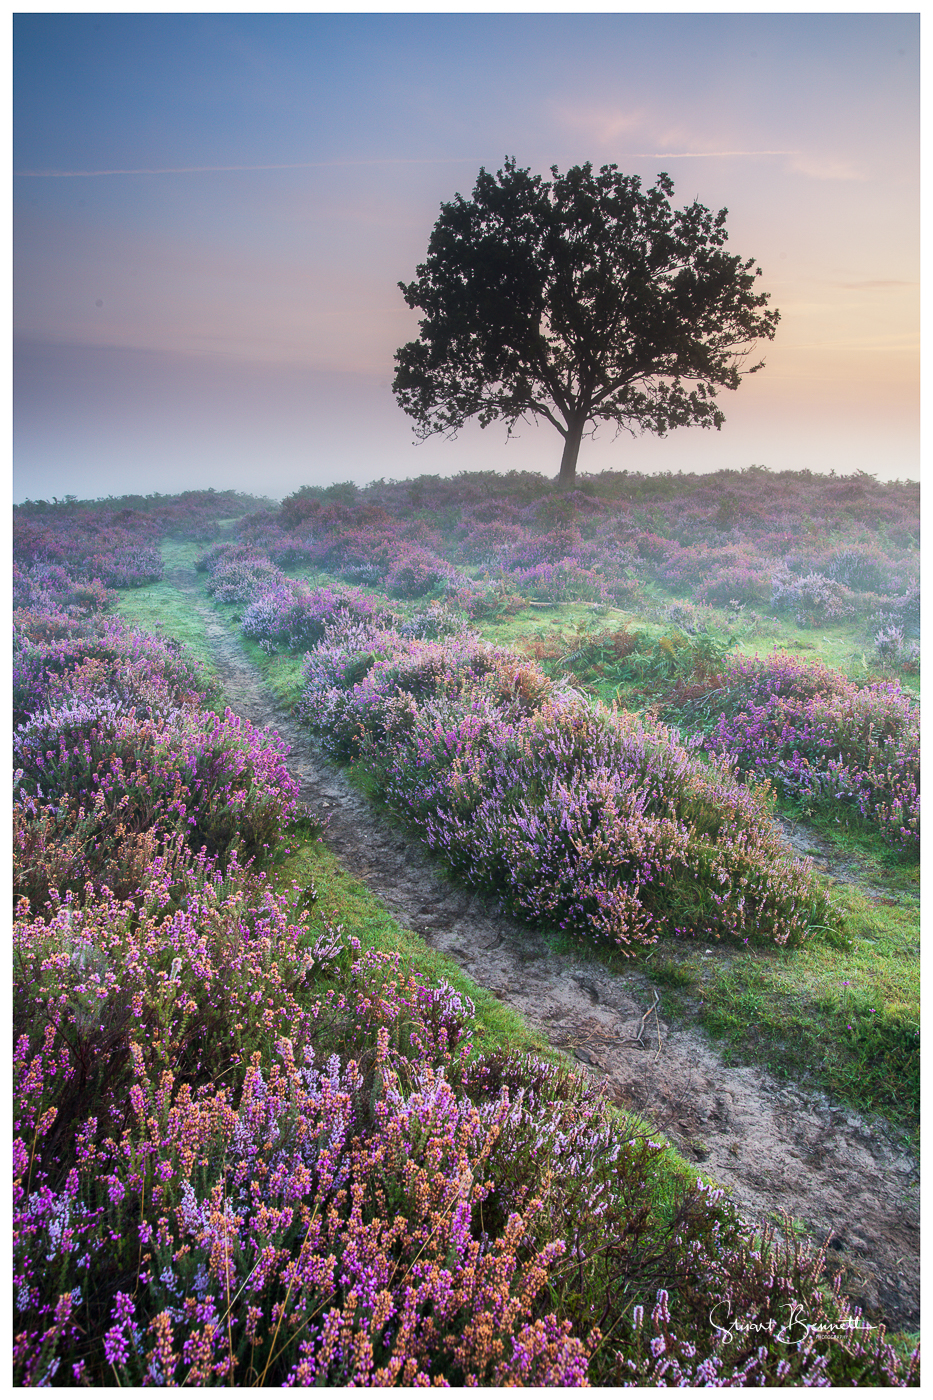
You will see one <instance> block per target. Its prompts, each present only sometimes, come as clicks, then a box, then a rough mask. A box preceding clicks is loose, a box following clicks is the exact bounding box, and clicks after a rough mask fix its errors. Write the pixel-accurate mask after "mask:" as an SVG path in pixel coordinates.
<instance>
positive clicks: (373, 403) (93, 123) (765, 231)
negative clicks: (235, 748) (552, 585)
mask: <svg viewBox="0 0 933 1400" xmlns="http://www.w3.org/2000/svg"><path fill="white" fill-rule="evenodd" d="M918 109H919V21H918V17H917V16H916V15H910V14H906V15H885V14H873V15H872V14H864V15H863V14H812V15H810V14H787V15H781V14H770V15H758V14H746V15H741V14H736V15H733V14H717V15H712V14H688V15H684V14H663V13H660V14H645V15H642V14H637V15H636V14H632V15H627V14H590V15H570V14H563V15H549V14H537V15H525V14H517V15H516V14H513V15H501V14H458V15H448V14H410V15H393V14H346V15H341V14H321V15H317V14H300V15H298V14H295V15H291V14H285V15H271V16H266V15H261V16H260V15H240V14H197V15H194V14H191V15H189V14H179V15H109V14H101V15H67V14H43V15H39V14H36V15H18V16H17V17H16V18H15V22H14V299H15V300H14V305H15V329H16V338H15V351H14V371H15V375H14V384H15V396H14V431H15V488H14V490H15V496H16V499H23V498H25V497H32V498H38V497H49V496H51V495H53V494H57V495H62V494H65V493H67V492H73V493H75V494H78V495H81V496H94V495H105V494H109V493H111V492H112V493H114V494H119V493H120V492H122V491H125V490H129V489H134V490H145V491H150V490H163V491H164V490H178V489H183V488H184V487H187V486H191V485H203V486H210V485H212V486H215V487H220V486H223V485H235V486H238V487H241V488H243V489H255V490H260V491H262V492H266V493H268V494H271V495H274V496H281V495H284V494H287V493H288V492H289V491H291V490H294V489H295V488H296V487H297V486H298V485H301V484H303V483H305V482H308V483H321V484H323V483H326V482H328V481H333V480H345V479H354V480H356V481H359V482H365V481H367V480H371V479H373V478H376V477H382V476H386V477H397V478H400V477H407V476H411V475H416V474H418V473H421V472H440V473H442V474H444V475H447V474H451V473H454V472H458V471H463V470H470V469H473V468H477V467H485V468H489V467H492V468H496V469H500V470H509V469H510V468H513V467H514V468H518V469H531V470H539V471H543V472H545V473H546V474H548V475H552V474H555V473H556V471H557V467H558V463H559V460H560V447H561V442H560V439H559V437H558V436H557V434H556V433H555V432H554V430H553V429H552V428H550V427H548V426H547V425H542V426H540V427H537V428H535V427H529V428H527V429H525V430H523V431H522V432H521V436H520V438H519V439H518V440H513V441H512V442H510V443H509V444H508V445H507V444H506V442H505V432H504V429H502V428H500V427H497V426H492V427H490V428H488V429H486V430H485V431H480V430H479V429H478V428H474V427H471V428H469V429H467V430H466V431H465V432H463V433H462V434H461V435H460V437H459V439H458V440H457V441H456V442H454V443H449V442H445V441H443V440H440V439H434V440H432V441H431V442H429V443H428V444H425V445H424V446H419V447H416V446H414V445H413V442H412V438H413V432H412V424H411V422H410V420H408V419H407V418H406V417H405V415H404V414H403V413H402V412H401V410H400V409H399V408H398V407H397V406H396V404H395V401H394V399H393V396H392V394H391V391H390V387H389V386H390V384H391V380H392V377H393V373H394V370H393V362H392V357H393V352H394V350H395V349H396V348H397V347H398V346H399V345H401V344H402V343H404V342H405V341H407V340H409V339H412V338H413V337H414V335H415V334H416V331H417V325H416V321H417V317H416V314H415V313H414V312H411V311H409V310H408V308H407V307H406V306H405V304H404V301H403V299H402V296H401V293H400V292H399V291H398V288H397V283H398V281H399V280H410V279H411V278H412V277H413V275H414V271H415V266H416V264H417V263H418V261H419V260H420V259H421V258H423V256H424V254H425V251H426V248H427V242H428V238H429V235H430V231H431V228H432V226H433V223H434V220H435V218H436V217H437V213H438V209H439V205H440V203H441V202H442V201H446V200H449V199H450V198H452V196H453V194H454V193H455V192H456V191H460V192H462V193H464V194H465V195H468V194H469V192H470V191H471V190H472V187H473V183H474V181H475V178H476V175H477V173H478V171H479V168H480V166H481V165H484V166H486V167H487V168H490V169H497V168H498V167H499V166H500V165H501V164H502V161H503V158H504V157H505V156H506V155H514V156H515V157H516V158H517V160H518V162H519V164H521V165H527V166H530V167H531V168H532V169H533V170H536V171H541V172H546V171H547V169H548V167H549V166H551V165H552V164H556V165H558V166H559V167H560V168H561V169H565V168H567V167H568V166H569V165H573V164H578V163H582V162H584V161H587V160H589V161H592V162H593V163H594V164H597V165H598V164H601V163H603V162H607V161H614V162H616V163H617V164H618V165H619V166H620V167H621V168H622V170H623V171H625V172H626V173H634V174H639V175H641V176H642V178H643V179H644V180H645V182H646V183H651V182H653V180H654V178H655V177H656V175H657V174H658V172H659V171H661V170H667V171H668V172H669V173H670V174H671V176H672V178H673V180H674V182H675V203H676V204H678V205H679V204H686V203H689V202H691V201H692V200H693V199H694V198H699V199H700V200H701V201H702V202H703V203H704V204H707V205H709V206H710V207H712V208H717V209H718V208H719V207H721V206H724V205H725V206H727V207H728V208H729V211H730V213H729V219H728V228H729V231H730V248H731V250H732V251H733V252H738V253H741V254H742V255H743V256H744V257H752V256H754V257H755V259H756V260H757V261H758V262H759V263H760V264H761V266H762V268H763V272H764V277H763V279H762V286H763V287H764V288H765V289H766V290H768V291H770V292H771V293H772V294H773V295H772V305H774V306H777V307H778V308H779V309H780V311H781V313H782V321H781V325H780V327H779V328H778V334H777V338H776V340H775V341H774V343H773V344H772V345H771V346H768V347H767V350H766V356H765V358H766V360H767V367H766V369H765V371H764V372H763V373H762V374H760V375H757V376H755V377H754V378H753V379H750V380H748V381H746V382H745V383H744V384H743V385H742V387H741V388H740V389H739V390H738V392H737V393H736V394H734V395H733V394H724V395H723V396H722V399H721V402H722V406H723V408H724V410H725V412H726V419H727V421H726V425H725V427H724V428H723V429H722V431H721V432H720V433H710V432H703V431H702V430H700V429H681V430H678V431H677V432H674V433H672V434H670V435H669V436H668V437H667V438H665V439H655V438H652V437H648V436H646V437H642V438H638V439H632V438H630V437H629V436H627V435H625V436H623V437H621V438H619V439H618V440H616V441H615V442H613V440H612V435H611V433H610V432H606V431H601V433H600V435H599V438H598V440H597V441H596V442H592V443H590V442H587V443H584V447H583V450H582V452H581V457H580V464H579V465H580V470H581V471H601V470H604V469H610V468H616V469H622V468H623V467H627V468H628V469H629V470H639V471H680V470H683V471H689V470H700V471H707V470H713V469H715V468H717V467H736V468H741V467H744V466H748V465H749V464H750V463H751V462H760V463H765V464H766V465H768V466H770V467H771V468H772V469H773V470H780V469H782V468H793V469H799V468H803V467H808V468H810V469H811V470H817V471H821V470H825V471H829V470H830V469H833V470H836V471H838V472H842V471H852V470H856V469H859V470H865V471H872V472H874V473H876V474H877V475H878V476H879V477H881V478H882V479H884V478H890V477H905V476H913V477H916V476H917V475H918V471H919V461H918V349H917V346H918V334H919V331H918V283H919V227H918V223H919V191H918V183H919V172H918V162H919V113H918ZM272 167H274V168H272ZM114 172H119V173H114Z"/></svg>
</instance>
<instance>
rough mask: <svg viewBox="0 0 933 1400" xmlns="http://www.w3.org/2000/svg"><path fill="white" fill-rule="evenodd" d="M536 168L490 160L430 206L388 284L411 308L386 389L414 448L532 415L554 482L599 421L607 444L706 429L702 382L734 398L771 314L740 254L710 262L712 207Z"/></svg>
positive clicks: (712, 419)
mask: <svg viewBox="0 0 933 1400" xmlns="http://www.w3.org/2000/svg"><path fill="white" fill-rule="evenodd" d="M551 174H552V176H553V179H552V180H544V179H543V178H542V177H541V176H540V175H532V174H531V172H530V171H529V170H520V169H519V168H518V166H517V165H516V164H515V161H514V159H507V160H506V162H505V169H504V170H500V171H499V172H498V173H497V174H496V175H495V176H493V175H490V174H488V173H487V171H486V170H484V169H481V170H480V173H479V178H478V179H477V181H476V187H475V189H474V190H473V198H472V199H470V200H466V199H464V198H463V196H462V195H460V194H457V195H455V196H454V199H453V201H452V203H450V204H442V205H441V215H440V218H439V219H438V221H437V223H436V224H435V225H434V231H433V233H432V234H431V241H430V243H429V245H428V256H427V261H426V262H425V263H423V264H422V265H420V266H419V267H418V269H417V276H416V280H415V281H414V282H410V283H408V284H407V285H406V284H405V283H404V282H400V283H399V287H400V288H401V290H402V292H403V294H404V297H405V300H406V301H407V303H408V305H409V306H410V307H412V308H415V307H417V308H418V309H419V310H421V311H423V312H424V313H425V315H424V319H423V320H422V321H421V322H420V323H419V331H420V335H419V339H418V340H413V341H410V342H409V343H408V344H407V345H403V346H402V347H401V349H400V350H398V351H396V355H395V360H396V365H397V372H396V375H395V380H394V382H393V385H392V388H393V390H394V392H395V395H396V398H397V399H398V402H399V404H400V405H401V407H402V408H403V409H404V410H405V412H406V413H408V414H410V416H411V417H412V418H414V419H415V421H416V423H417V425H418V428H417V431H418V436H419V438H421V439H422V440H423V439H425V438H427V437H430V436H431V435H432V434H433V433H443V434H445V435H447V436H448V437H451V438H452V437H455V436H456V434H457V430H458V429H459V428H461V427H462V426H463V425H464V423H466V422H467V420H468V419H470V418H479V421H480V424H481V425H482V426H483V427H484V428H485V427H486V426H487V425H488V424H489V423H492V422H494V421H495V420H496V419H500V418H501V419H504V420H505V422H506V423H507V424H508V433H509V435H511V433H512V432H513V430H514V428H515V425H516V424H517V423H518V422H519V421H521V420H527V419H532V420H536V419H538V418H545V419H547V421H548V422H549V423H551V424H553V426H554V427H555V428H556V429H557V431H558V432H559V433H560V435H561V437H562V438H563V439H564V452H563V456H562V458H561V464H560V477H559V480H560V481H561V482H562V483H568V482H572V481H573V479H574V477H575V475H576V468H577V455H578V453H579V451H580V443H581V440H582V438H583V435H584V433H586V432H587V431H589V434H590V435H592V434H593V433H594V432H595V430H596V426H597V425H598V423H599V422H600V421H602V420H605V421H607V422H610V423H614V424H615V425H616V435H617V436H618V433H619V432H621V430H622V429H623V428H625V429H626V430H628V431H629V432H631V433H633V434H634V433H635V432H644V431H645V430H646V429H649V430H650V431H651V432H654V433H658V434H660V435H661V436H663V435H664V434H665V433H667V431H668V430H669V429H670V428H680V427H684V426H685V425H688V424H691V423H699V424H700V425H701V426H702V427H704V428H709V427H715V428H717V429H718V428H720V427H721V426H722V424H723V423H724V422H725V415H724V414H723V413H722V411H721V409H720V408H719V407H718V406H717V404H716V391H717V389H719V388H726V389H736V388H738V386H739V383H740V382H741V379H742V374H740V372H739V371H740V368H741V367H742V366H743V365H744V362H745V360H746V359H747V358H748V356H749V354H750V352H751V349H752V345H753V344H754V342H755V341H756V340H757V339H759V338H761V337H765V338H766V339H768V340H770V339H772V338H773V336H774V331H775V327H776V325H777V322H778V319H779V314H778V312H777V311H767V310H764V309H763V308H764V307H765V306H766V304H767V302H768V300H769V296H768V293H767V292H761V291H756V290H755V279H756V278H757V277H760V276H761V268H759V267H755V265H754V259H751V260H749V261H748V262H744V261H743V260H742V259H741V258H740V257H736V256H733V255H731V254H728V253H726V252H724V251H723V245H724V244H725V242H726V239H727V237H728V234H727V233H726V228H725V220H726V214H727V213H728V210H726V209H721V210H720V211H719V213H718V214H716V215H714V214H713V213H712V212H711V211H710V210H709V209H706V208H705V207H704V206H703V205H702V204H699V203H697V202H694V203H693V204H691V205H689V206H688V207H687V208H685V209H678V210H675V209H673V208H672V206H671V195H672V194H673V192H674V185H673V182H672V180H671V179H670V177H669V176H668V175H666V174H661V175H659V176H658V178H657V182H656V184H655V185H654V187H653V188H652V189H650V190H647V191H644V190H642V187H641V180H640V179H639V178H638V176H636V175H621V174H620V173H619V170H618V167H617V166H615V165H604V166H602V167H601V168H600V171H599V174H598V175H595V174H594V173H593V167H592V165H590V164H586V165H575V166H574V167H573V168H572V169H571V170H568V171H567V174H566V175H560V174H558V171H557V167H556V166H552V167H551ZM762 364H763V361H761V362H759V363H758V364H754V365H751V366H750V367H749V368H748V369H745V370H744V373H745V374H754V373H755V371H756V370H759V369H761V367H762ZM588 425H593V426H592V427H590V428H589V430H588Z"/></svg>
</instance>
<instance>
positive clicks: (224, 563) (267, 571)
mask: <svg viewBox="0 0 933 1400" xmlns="http://www.w3.org/2000/svg"><path fill="white" fill-rule="evenodd" d="M195 568H196V569H198V570H200V571H201V572H206V573H207V574H208V576H209V577H208V584H207V591H208V593H210V594H211V595H212V596H213V597H215V598H216V599H217V601H218V603H244V602H247V601H249V599H251V598H252V597H253V596H254V594H258V593H261V592H265V591H267V590H269V589H272V588H274V587H276V586H279V587H281V586H283V585H284V584H285V582H286V579H285V575H284V574H283V573H282V570H281V569H279V568H277V567H276V565H275V564H273V563H272V561H271V559H267V558H266V556H265V555H264V554H260V553H259V552H257V551H256V550H253V549H251V548H248V547H247V546H245V545H230V544H228V545H221V546H220V547H219V548H214V549H211V550H209V551H208V553H207V554H205V555H203V556H202V558H201V559H199V560H198V562H197V564H196V565H195Z"/></svg>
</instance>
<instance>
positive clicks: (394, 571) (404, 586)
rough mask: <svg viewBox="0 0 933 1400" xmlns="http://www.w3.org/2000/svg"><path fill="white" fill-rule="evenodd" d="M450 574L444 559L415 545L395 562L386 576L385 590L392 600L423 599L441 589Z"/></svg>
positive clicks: (448, 566)
mask: <svg viewBox="0 0 933 1400" xmlns="http://www.w3.org/2000/svg"><path fill="white" fill-rule="evenodd" d="M450 573H451V569H450V565H449V564H446V563H445V562H444V560H443V559H439V558H438V556H437V555H436V554H432V553H431V551H430V550H427V549H421V548H419V547H418V546H417V545H413V546H411V547H409V548H407V549H406V550H405V551H404V552H403V553H401V554H400V555H399V556H398V557H397V558H396V559H394V560H393V562H392V564H391V565H390V567H389V571H388V573H387V574H386V580H385V589H386V592H387V593H388V594H389V596H390V597H392V598H423V597H424V595H425V594H426V593H430V592H431V591H432V590H433V589H435V588H437V587H439V586H440V585H441V584H442V583H443V582H444V580H445V579H446V578H447V577H448V575H449V574H450Z"/></svg>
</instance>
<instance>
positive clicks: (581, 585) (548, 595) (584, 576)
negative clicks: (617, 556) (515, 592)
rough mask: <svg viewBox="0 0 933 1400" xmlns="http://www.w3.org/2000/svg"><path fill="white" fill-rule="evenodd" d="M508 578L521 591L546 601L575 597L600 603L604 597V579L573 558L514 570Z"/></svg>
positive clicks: (605, 596)
mask: <svg viewBox="0 0 933 1400" xmlns="http://www.w3.org/2000/svg"><path fill="white" fill-rule="evenodd" d="M511 580H512V581H513V582H514V584H515V586H516V587H517V588H518V589H520V591H521V592H522V593H525V594H527V595H528V596H529V597H531V598H539V599H540V600H541V601H542V602H546V603H566V602H572V601H574V600H576V599H583V600H586V601H590V602H597V603H601V602H606V601H607V598H608V593H607V589H606V585H605V583H604V581H603V580H602V579H601V578H600V577H599V575H598V574H597V573H596V572H595V571H594V570H592V569H585V568H583V566H582V565H581V564H580V563H579V562H578V561H577V560H576V559H570V558H567V559H560V560H558V561H557V562H556V563H553V564H550V563H543V564H535V565H534V566H533V567H531V568H528V569H514V570H513V571H512V573H511Z"/></svg>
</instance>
